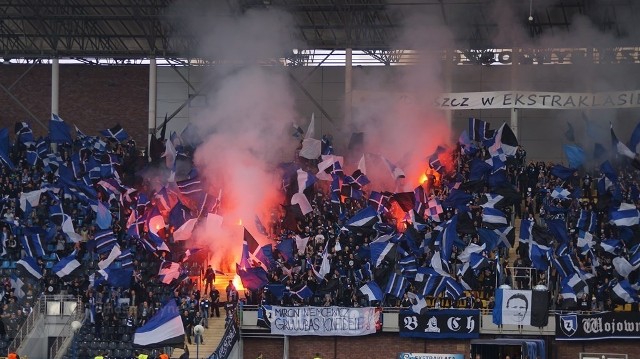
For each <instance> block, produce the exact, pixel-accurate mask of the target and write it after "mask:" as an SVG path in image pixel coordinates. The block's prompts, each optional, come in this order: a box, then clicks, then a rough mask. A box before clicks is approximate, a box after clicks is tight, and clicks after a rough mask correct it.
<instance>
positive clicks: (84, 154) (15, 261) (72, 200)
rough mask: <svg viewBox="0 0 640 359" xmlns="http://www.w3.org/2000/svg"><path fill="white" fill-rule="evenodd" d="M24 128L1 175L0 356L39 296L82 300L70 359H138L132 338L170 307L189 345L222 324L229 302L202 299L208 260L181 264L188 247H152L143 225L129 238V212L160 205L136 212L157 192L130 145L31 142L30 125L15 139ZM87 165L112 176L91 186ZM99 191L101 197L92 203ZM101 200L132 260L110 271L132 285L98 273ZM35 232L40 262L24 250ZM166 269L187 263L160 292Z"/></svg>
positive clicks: (209, 295)
mask: <svg viewBox="0 0 640 359" xmlns="http://www.w3.org/2000/svg"><path fill="white" fill-rule="evenodd" d="M19 127H20V133H16V141H15V143H13V144H12V145H10V146H8V150H7V151H6V153H4V154H3V156H2V161H3V162H2V165H3V166H2V169H1V170H0V171H1V173H0V198H1V200H0V204H1V205H0V208H1V209H0V219H1V222H0V231H1V232H0V243H1V245H2V246H1V251H0V263H2V266H1V267H0V271H2V274H3V276H2V288H0V297H1V302H2V305H1V308H0V318H2V320H1V321H0V350H1V351H0V353H2V352H5V353H6V351H7V348H8V345H9V344H10V343H11V341H12V340H13V339H14V337H15V336H16V334H17V331H18V329H19V328H20V327H21V325H22V324H23V323H24V321H25V319H26V318H27V316H28V315H29V313H30V312H31V311H32V310H33V309H32V308H33V306H34V305H35V303H36V301H38V300H39V298H40V297H41V296H42V295H46V296H57V295H62V296H65V295H67V296H70V297H73V298H78V299H79V303H80V304H79V306H80V310H81V311H82V312H83V313H84V320H83V326H82V328H81V330H80V331H79V332H78V335H77V336H76V340H75V342H74V345H73V346H72V347H71V349H70V357H80V358H84V357H91V358H93V356H95V355H96V354H97V353H99V352H100V353H105V352H107V351H110V352H111V357H129V356H131V355H133V347H132V337H133V333H134V331H135V330H136V328H138V327H140V326H142V325H144V324H145V323H146V322H147V321H148V320H149V319H150V318H151V317H152V316H153V315H154V313H155V312H156V311H157V310H159V308H160V307H161V306H162V304H163V303H164V302H165V301H166V300H169V299H170V298H173V299H174V300H175V301H176V303H177V304H178V306H179V308H180V310H181V315H182V317H183V322H184V323H185V328H187V330H186V333H187V338H186V339H188V341H189V342H191V337H192V336H193V333H192V331H191V329H192V328H193V326H194V325H197V324H202V325H205V326H208V318H209V316H210V315H211V316H213V315H217V316H220V311H219V308H218V306H219V305H221V303H222V301H224V300H225V299H226V298H224V297H222V298H221V297H220V294H219V291H218V290H217V289H215V287H213V288H212V286H211V285H210V286H209V288H207V291H206V292H204V293H202V295H201V291H200V288H201V287H200V283H199V281H198V280H197V279H196V278H200V275H201V274H203V273H204V268H203V263H204V261H203V256H199V257H198V256H193V257H192V258H184V257H183V256H184V253H185V251H186V249H187V248H185V242H184V241H181V242H178V241H173V240H172V238H171V236H170V234H169V233H170V232H169V230H167V231H164V232H161V233H160V234H159V237H160V238H161V239H162V241H163V242H165V243H166V247H163V248H149V244H148V243H149V240H148V236H149V234H148V228H147V226H146V225H144V224H136V225H139V226H140V228H141V230H140V231H139V234H138V235H131V233H127V232H128V229H130V228H131V227H130V223H129V225H128V220H129V218H130V215H131V213H132V212H133V211H137V212H139V216H138V217H139V218H143V215H144V211H145V210H149V208H150V207H151V206H153V201H151V203H139V202H140V201H139V198H140V197H142V194H143V193H144V194H145V195H146V196H148V197H149V198H153V195H154V192H155V191H154V189H153V188H151V186H150V184H149V182H148V181H147V180H145V179H144V178H143V177H142V176H141V175H140V173H138V172H136V171H139V170H140V169H142V168H144V167H145V166H146V165H147V160H146V156H145V154H144V153H142V152H140V151H139V150H138V148H137V147H136V143H135V142H134V141H133V140H128V141H124V140H122V141H121V140H119V139H116V138H109V137H106V138H105V137H91V136H86V135H84V134H82V133H81V132H79V131H78V134H77V136H76V138H75V140H74V141H73V142H61V143H55V141H54V142H53V143H52V142H50V141H49V139H43V138H40V139H38V141H35V140H32V139H31V138H29V139H30V140H31V141H29V140H26V141H25V140H24V137H23V136H24V133H25V130H24V128H25V127H24V124H23V123H22V124H19V126H18V125H17V126H16V131H18V128H19ZM29 131H30V129H29ZM36 148H38V150H37V151H38V154H37V159H36V160H35V161H34V162H35V163H30V162H32V161H30V160H28V158H29V152H33V151H36ZM89 159H91V160H92V161H94V162H93V163H94V164H96V166H101V167H102V168H104V167H105V165H106V166H107V167H108V168H109V170H108V171H104V170H103V172H102V173H101V174H100V175H96V176H91V177H89V176H88V172H89V171H90V168H89V162H88V160H89ZM156 162H157V158H156ZM78 163H81V164H82V167H81V169H80V171H82V172H81V173H78V172H76V171H77V167H78V166H77V165H78ZM153 165H155V163H152V164H151V166H153ZM74 166H75V167H74ZM61 167H65V168H66V169H73V171H74V172H73V173H74V177H75V178H73V179H72V180H73V182H65V181H64V180H63V179H62V178H61V177H62V173H63V170H64V168H62V169H61ZM98 172H99V171H98ZM81 178H82V179H83V180H85V182H84V184H86V185H87V187H89V190H85V191H84V192H85V193H84V195H83V194H78V191H77V189H78V188H80V189H82V188H83V187H82V186H81V185H80V184H79V183H81V182H80V181H81V180H80V179H81ZM103 179H110V180H112V181H113V180H115V181H116V182H115V183H117V184H118V187H119V188H118V190H117V191H115V193H114V192H113V191H110V190H113V188H111V189H107V188H104V187H101V186H100V185H99V184H98V182H100V181H101V180H103ZM111 183H114V182H111ZM85 188H86V187H85ZM40 189H43V190H44V191H43V192H42V193H41V195H40V197H39V200H38V201H37V203H34V204H33V205H32V203H31V202H30V203H25V202H24V200H23V201H22V202H21V197H22V196H23V194H25V193H29V192H32V191H35V190H40ZM92 190H93V191H95V196H96V197H95V198H91V192H92ZM87 194H89V198H90V199H89V201H87V196H86V195H87ZM97 201H99V202H102V203H103V204H105V205H106V207H107V208H108V210H109V212H110V215H111V218H112V221H111V223H110V225H109V226H108V227H109V228H110V229H111V230H112V232H113V235H114V237H115V242H114V243H117V245H118V246H119V250H120V251H121V252H122V253H125V252H127V253H130V256H129V257H128V258H126V259H125V258H121V257H118V258H117V259H116V260H115V261H113V262H112V263H111V264H110V267H111V268H117V269H119V268H124V266H127V267H128V268H130V270H131V272H130V278H129V279H130V280H127V281H125V283H124V284H122V285H113V284H112V283H111V282H109V281H108V280H106V278H101V275H100V274H99V272H98V271H99V270H100V269H104V267H99V264H100V263H101V262H103V263H104V261H105V260H107V258H108V256H109V255H110V253H111V252H110V251H99V250H98V249H97V248H96V238H95V236H96V234H97V233H99V232H100V230H101V228H99V226H98V224H97V211H96V210H95V203H96V202H97ZM58 205H60V206H61V208H62V212H63V213H64V214H66V215H68V217H67V218H68V220H70V221H71V223H72V225H73V228H74V229H75V233H76V234H77V236H75V237H73V238H72V236H69V235H68V232H65V230H64V229H63V225H62V223H61V221H60V220H59V219H58V218H56V217H55V216H54V215H53V214H52V209H51V208H52V207H53V206H58ZM67 218H65V219H64V220H67ZM167 229H169V228H167ZM33 233H37V235H38V238H37V240H38V241H39V243H40V244H41V245H42V252H43V253H40V254H35V253H33V248H25V247H24V244H25V243H26V244H28V245H31V244H32V243H34V242H33V241H34V240H33V237H34V235H33ZM21 238H23V240H21ZM112 246H113V244H112ZM154 249H155V250H154ZM203 252H205V251H203ZM31 255H33V259H34V260H35V263H36V266H37V271H39V272H40V273H41V276H34V275H33V274H32V273H29V272H28V271H26V270H25V268H24V267H23V266H21V265H20V262H21V261H22V260H24V259H26V258H27V257H30V256H31ZM69 256H72V257H75V258H76V259H77V260H78V262H79V263H80V266H79V267H78V268H76V269H74V270H73V271H72V272H71V273H65V274H63V275H61V274H59V273H56V272H55V270H54V267H55V265H56V264H57V263H59V262H60V260H61V259H62V258H67V257H69ZM165 261H173V262H178V263H180V276H179V278H176V279H174V280H172V281H170V282H164V283H163V282H162V281H161V278H160V277H159V276H158V273H159V269H160V267H161V266H162V265H163V263H165ZM125 262H126V263H125ZM49 298H52V297H49ZM58 298H59V297H58Z"/></svg>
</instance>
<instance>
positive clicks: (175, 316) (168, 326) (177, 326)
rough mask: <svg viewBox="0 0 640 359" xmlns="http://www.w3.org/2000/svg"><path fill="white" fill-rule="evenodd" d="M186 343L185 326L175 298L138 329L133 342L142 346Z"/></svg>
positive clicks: (156, 346) (157, 346) (158, 346)
mask: <svg viewBox="0 0 640 359" xmlns="http://www.w3.org/2000/svg"><path fill="white" fill-rule="evenodd" d="M182 343H184V326H183V325H182V318H181V317H180V310H179V309H178V306H177V304H176V302H175V300H173V299H169V300H168V301H167V302H166V304H165V305H164V306H163V307H162V308H161V309H160V310H159V311H158V312H157V313H156V314H155V315H154V316H153V317H151V319H149V321H148V322H146V323H145V324H144V325H143V326H141V327H139V328H138V329H136V332H135V334H134V336H133V344H134V345H135V346H141V347H155V348H160V347H166V346H180V345H182Z"/></svg>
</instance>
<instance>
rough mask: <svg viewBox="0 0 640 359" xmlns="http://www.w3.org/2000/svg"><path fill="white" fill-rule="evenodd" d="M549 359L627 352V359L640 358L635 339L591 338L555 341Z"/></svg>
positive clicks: (568, 358)
mask: <svg viewBox="0 0 640 359" xmlns="http://www.w3.org/2000/svg"><path fill="white" fill-rule="evenodd" d="M551 350H552V353H553V354H552V356H551V358H550V359H577V358H580V353H611V354H628V358H629V359H635V358H640V345H638V343H637V341H636V340H633V339H630V340H615V339H611V340H592V341H584V342H569V341H556V342H555V343H554V347H553V348H551Z"/></svg>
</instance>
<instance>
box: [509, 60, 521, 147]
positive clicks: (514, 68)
mask: <svg viewBox="0 0 640 359" xmlns="http://www.w3.org/2000/svg"><path fill="white" fill-rule="evenodd" d="M516 53H517V51H516V50H515V49H514V51H513V54H516ZM518 67H519V65H518V62H517V61H516V60H515V59H513V60H512V61H511V91H519V90H520V88H518ZM509 127H511V130H512V131H513V134H514V135H516V138H517V139H518V141H520V131H518V109H517V108H515V107H513V108H511V113H510V121H509Z"/></svg>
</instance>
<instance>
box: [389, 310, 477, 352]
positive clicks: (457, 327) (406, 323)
mask: <svg viewBox="0 0 640 359" xmlns="http://www.w3.org/2000/svg"><path fill="white" fill-rule="evenodd" d="M398 321H399V322H398V327H399V328H400V336H401V337H412V338H431V339H445V338H454V339H469V338H478V337H479V336H480V311H479V310H477V309H460V310H458V309H442V310H429V311H427V312H426V313H424V314H416V313H414V312H412V311H409V310H404V311H401V312H400V314H399V315H398ZM434 358H437V357H434Z"/></svg>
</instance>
